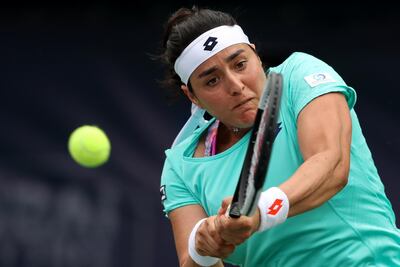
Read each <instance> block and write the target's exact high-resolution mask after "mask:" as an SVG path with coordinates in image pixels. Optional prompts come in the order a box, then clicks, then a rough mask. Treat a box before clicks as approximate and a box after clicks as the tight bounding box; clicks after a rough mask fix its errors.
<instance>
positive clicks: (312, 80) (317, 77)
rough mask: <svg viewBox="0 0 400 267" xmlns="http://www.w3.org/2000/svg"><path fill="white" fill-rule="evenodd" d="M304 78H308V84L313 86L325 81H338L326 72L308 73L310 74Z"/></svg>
mask: <svg viewBox="0 0 400 267" xmlns="http://www.w3.org/2000/svg"><path fill="white" fill-rule="evenodd" d="M304 80H306V82H307V83H308V85H309V86H311V87H315V86H317V85H320V84H324V83H333V82H336V80H335V79H333V78H332V76H331V75H330V74H329V73H326V72H320V73H314V74H311V75H308V76H306V77H304Z"/></svg>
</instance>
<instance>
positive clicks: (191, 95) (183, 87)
mask: <svg viewBox="0 0 400 267" xmlns="http://www.w3.org/2000/svg"><path fill="white" fill-rule="evenodd" d="M181 90H182V91H183V93H184V94H185V95H186V96H187V98H189V100H190V101H192V103H193V104H195V105H197V106H199V107H200V108H202V106H201V104H200V101H199V99H198V98H197V97H196V95H195V94H194V93H192V92H191V91H190V90H189V87H188V86H187V85H186V84H182V85H181Z"/></svg>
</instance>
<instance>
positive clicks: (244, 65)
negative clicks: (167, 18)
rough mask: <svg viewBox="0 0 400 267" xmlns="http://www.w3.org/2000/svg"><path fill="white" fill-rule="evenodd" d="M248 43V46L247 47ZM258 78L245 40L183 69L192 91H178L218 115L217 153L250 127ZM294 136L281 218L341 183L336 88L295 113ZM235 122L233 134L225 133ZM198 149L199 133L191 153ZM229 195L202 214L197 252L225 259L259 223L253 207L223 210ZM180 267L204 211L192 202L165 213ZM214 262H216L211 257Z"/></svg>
mask: <svg viewBox="0 0 400 267" xmlns="http://www.w3.org/2000/svg"><path fill="white" fill-rule="evenodd" d="M251 46H252V47H253V48H254V45H251ZM266 79H267V78H266V76H265V74H264V70H263V67H262V64H261V61H260V59H259V57H258V56H257V55H256V53H255V52H254V51H253V50H252V49H251V48H250V46H249V45H246V44H237V45H233V46H230V47H227V48H225V49H224V50H222V51H220V52H219V53H217V54H216V55H214V56H213V57H211V58H209V59H208V60H207V61H205V62H203V63H202V64H201V65H200V66H199V67H198V68H197V69H196V70H195V71H194V72H193V73H192V75H191V77H190V82H191V85H192V88H193V92H190V90H189V89H188V87H187V86H186V85H182V87H181V89H182V90H183V92H184V93H185V94H186V96H187V97H188V98H189V99H190V100H191V101H192V102H193V103H194V104H196V105H198V106H200V107H202V108H204V109H206V110H207V111H208V112H209V113H210V114H211V115H213V116H215V117H216V118H218V119H219V120H220V121H221V125H220V128H219V132H218V140H217V145H218V147H217V151H218V152H222V151H224V150H226V149H228V148H230V147H231V146H232V145H234V144H235V143H236V142H237V141H238V140H240V139H241V138H242V137H243V135H245V134H246V133H247V132H248V131H249V130H250V129H251V127H252V125H253V122H254V118H255V114H256V111H257V105H258V101H259V98H260V96H261V91H262V88H263V87H264V84H265V82H266ZM297 126H298V132H297V135H298V140H299V145H300V149H301V153H302V155H303V158H304V163H303V164H302V165H301V166H300V167H299V168H298V169H297V171H296V172H295V173H294V174H293V175H292V176H291V177H290V178H289V179H288V180H287V181H285V182H284V183H283V184H281V185H280V186H279V188H280V189H281V190H282V191H283V192H285V193H286V195H287V197H288V199H289V203H290V209H289V217H290V216H295V215H297V214H300V213H303V212H305V211H308V210H311V209H313V208H316V207H318V206H320V205H322V204H323V203H324V202H326V201H327V200H329V199H330V198H331V197H332V196H334V195H335V194H336V193H337V192H339V191H340V190H341V189H342V188H343V187H344V186H345V185H346V183H347V177H348V173H349V165H350V142H351V119H350V113H349V108H348V106H347V102H346V100H345V98H344V96H343V95H342V94H339V93H329V94H325V95H322V96H320V97H318V98H316V99H314V100H313V101H311V102H310V103H309V104H308V105H307V106H306V107H305V108H304V109H303V110H302V111H301V112H300V114H299V116H298V119H297ZM233 127H238V128H240V131H239V133H234V132H233V131H232V128H233ZM203 155H204V136H203V138H201V139H200V141H199V144H198V146H197V149H196V151H195V154H194V156H195V157H202V156H203ZM230 202H231V197H229V198H226V199H224V201H223V202H222V203H221V208H220V211H219V212H218V214H217V215H215V216H211V217H208V218H207V220H206V221H205V222H204V223H203V224H202V225H201V226H200V227H199V229H198V232H197V234H196V242H195V244H196V250H197V252H198V253H199V254H200V255H207V256H213V257H218V258H226V257H227V256H229V254H231V253H232V252H233V251H234V249H235V247H236V246H237V245H239V244H241V243H243V242H244V241H246V240H247V239H248V238H249V237H250V236H251V235H252V234H253V233H254V232H255V231H256V230H257V229H258V227H259V221H260V214H259V211H258V210H257V212H256V213H255V214H254V215H253V216H251V217H247V216H242V217H240V218H239V219H232V218H229V217H227V216H225V212H226V210H227V208H228V206H229V204H230ZM169 217H170V220H171V223H172V228H173V232H174V238H175V244H176V249H177V253H178V258H179V262H180V266H186V267H188V266H198V265H197V264H195V263H194V262H193V260H192V259H191V258H190V256H189V255H188V252H187V251H188V248H187V240H188V238H189V235H190V232H191V230H192V229H193V227H194V225H195V224H196V223H197V221H199V220H200V219H202V218H205V217H207V215H206V213H205V212H204V210H203V208H202V207H201V206H200V205H189V206H184V207H181V208H178V209H175V210H174V211H172V212H171V213H170V214H169ZM215 266H223V263H222V261H219V262H218V263H217V264H216V265H215Z"/></svg>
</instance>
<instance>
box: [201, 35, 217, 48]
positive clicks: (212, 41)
mask: <svg viewBox="0 0 400 267" xmlns="http://www.w3.org/2000/svg"><path fill="white" fill-rule="evenodd" d="M217 44H218V42H217V38H216V37H211V36H210V37H208V39H207V41H206V42H205V43H204V44H203V46H204V50H207V51H212V50H213V49H214V47H215V46H216V45H217Z"/></svg>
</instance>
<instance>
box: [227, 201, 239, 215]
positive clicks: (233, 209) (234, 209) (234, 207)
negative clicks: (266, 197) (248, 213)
mask: <svg viewBox="0 0 400 267" xmlns="http://www.w3.org/2000/svg"><path fill="white" fill-rule="evenodd" d="M228 211H229V217H231V218H240V215H241V214H240V208H239V203H238V202H233V203H231V205H230V206H229V207H228Z"/></svg>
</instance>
